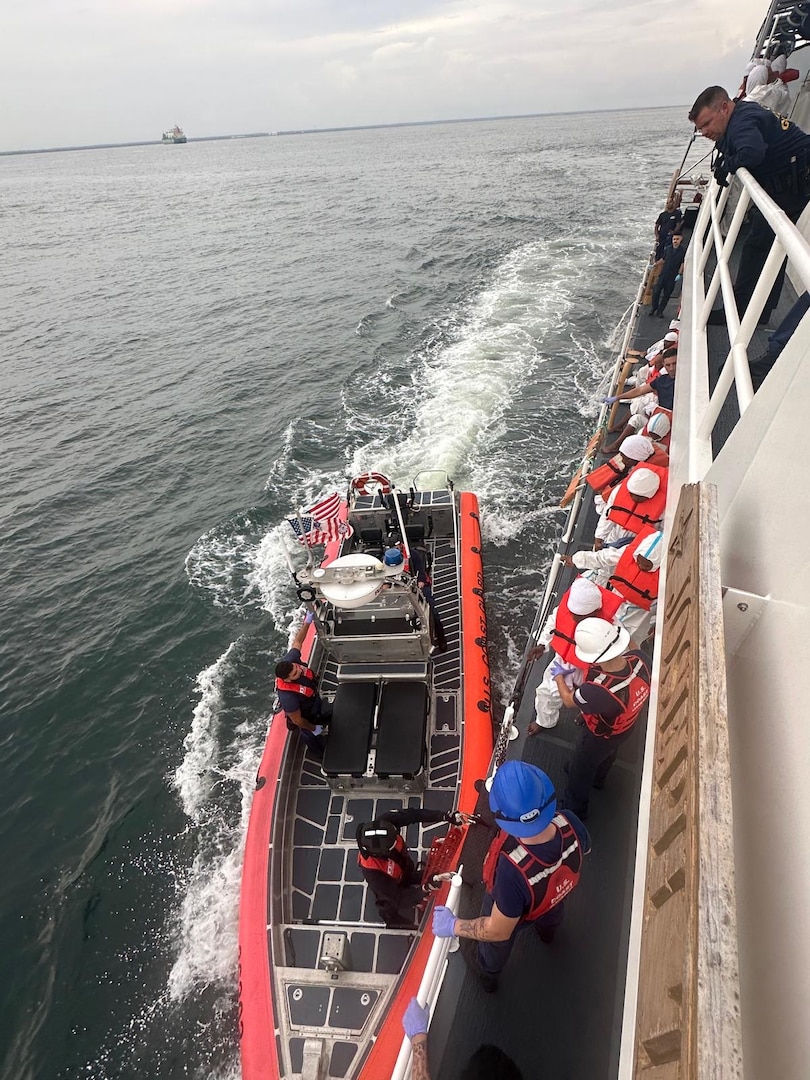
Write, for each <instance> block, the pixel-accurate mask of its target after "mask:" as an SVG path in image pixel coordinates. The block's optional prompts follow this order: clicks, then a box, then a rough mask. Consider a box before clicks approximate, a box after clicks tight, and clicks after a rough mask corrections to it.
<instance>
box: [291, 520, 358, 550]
mask: <svg viewBox="0 0 810 1080" xmlns="http://www.w3.org/2000/svg"><path fill="white" fill-rule="evenodd" d="M287 521H289V523H290V526H291V528H292V531H293V532H294V533H295V535H296V536H297V537H298V540H299V542H300V543H302V544H328V543H330V542H331V541H332V540H341V539H343V538H344V537H347V536H351V535H352V533H353V532H354V529H353V528H352V527H351V525H349V523H348V522H347V521H339V520H338V519H337V518H334V517H332V518H322V519H321V520H318V519H317V518H313V517H303V516H302V517H301V519H300V524H299V519H298V518H287ZM301 525H303V526H304V532H303V535H302V534H301Z"/></svg>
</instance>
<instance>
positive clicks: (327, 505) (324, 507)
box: [301, 491, 340, 521]
mask: <svg viewBox="0 0 810 1080" xmlns="http://www.w3.org/2000/svg"><path fill="white" fill-rule="evenodd" d="M339 512H340V495H338V493H337V492H336V491H335V492H334V493H333V494H332V495H327V496H326V498H325V499H321V501H320V502H317V503H315V505H314V506H310V508H309V510H303V511H302V512H301V516H302V517H314V518H315V519H316V520H317V521H323V520H324V518H334V517H337V516H338V513H339Z"/></svg>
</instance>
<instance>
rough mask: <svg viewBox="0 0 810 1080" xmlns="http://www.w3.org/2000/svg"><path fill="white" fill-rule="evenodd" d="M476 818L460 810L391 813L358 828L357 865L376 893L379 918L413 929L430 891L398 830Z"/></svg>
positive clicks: (462, 821) (390, 924) (393, 927)
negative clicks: (415, 825) (424, 886)
mask: <svg viewBox="0 0 810 1080" xmlns="http://www.w3.org/2000/svg"><path fill="white" fill-rule="evenodd" d="M472 820H473V819H472V818H471V817H470V816H469V815H468V814H462V813H460V812H459V811H458V810H448V811H447V812H446V813H445V812H444V811H443V810H389V811H388V812H387V813H385V814H383V815H382V816H381V817H379V818H376V819H375V820H374V821H364V822H361V823H360V825H358V826H357V847H358V848H359V853H358V856H357V864H358V866H359V867H360V870H361V872H362V874H363V878H364V879H365V881H366V883H367V884H368V886H369V888H370V889H371V891H372V892H373V893H374V899H375V900H376V901H377V910H378V911H379V913H380V918H381V919H382V920H383V922H384V923H385V925H386V926H387V927H388V928H389V929H406V930H412V929H413V928H414V927H415V925H416V923H417V922H418V918H417V915H416V908H417V907H418V906H419V904H421V903H422V901H423V900H424V899H425V897H426V895H427V894H428V892H430V891H431V889H430V888H429V887H428V888H423V887H422V871H421V869H420V868H418V867H417V866H416V864H415V863H414V861H413V859H412V858H411V856H410V853H409V852H408V848H407V847H406V845H405V841H404V840H403V839H402V837H401V836H400V834H399V830H400V829H402V828H405V827H406V826H407V825H414V824H416V823H417V822H418V823H419V824H421V825H435V824H437V823H438V822H440V821H447V822H449V823H450V824H453V825H463V824H465V823H466V822H469V821H472Z"/></svg>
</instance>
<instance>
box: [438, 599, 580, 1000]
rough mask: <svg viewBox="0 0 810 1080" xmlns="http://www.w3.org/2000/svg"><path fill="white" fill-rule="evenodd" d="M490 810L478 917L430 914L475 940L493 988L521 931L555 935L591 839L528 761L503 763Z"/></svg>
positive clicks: (484, 976) (482, 974) (442, 931)
mask: <svg viewBox="0 0 810 1080" xmlns="http://www.w3.org/2000/svg"><path fill="white" fill-rule="evenodd" d="M600 621H601V620H600ZM489 807H490V810H491V811H492V813H493V815H494V817H495V823H496V825H498V827H499V832H498V834H497V835H496V837H495V839H494V840H493V841H492V844H491V845H490V848H489V851H488V852H487V856H486V859H485V860H484V884H485V885H486V888H487V891H486V895H485V896H484V899H483V902H482V905H481V915H480V917H479V918H477V919H458V918H456V916H455V915H454V914H453V913H452V911H450V909H449V908H446V907H444V906H442V905H440V906H438V907H437V908H436V909H435V911H434V912H433V933H434V934H435V936H436V937H464V938H472V940H473V941H477V942H478V949H477V951H476V953H475V958H476V973H477V975H478V978H479V980H480V982H481V986H482V987H483V989H484V990H485V991H486V992H487V993H492V992H493V991H494V990H496V989H497V988H498V975H499V974H500V972H501V971H502V970H503V967H504V965H505V964H506V961H507V960H508V959H509V955H510V953H511V951H512V947H513V945H514V942H515V938H516V937H517V935H518V933H521V932H524V930H525V929H526V928H529V927H531V926H534V928H535V929H536V931H537V934H538V936H539V938H540V940H541V941H543V942H545V943H547V944H548V943H550V942H551V941H552V940H553V938H554V935H555V933H556V931H557V927H558V926H559V925H560V923H561V922H562V920H563V912H564V907H565V903H564V902H565V898H566V896H568V894H569V893H570V892H571V891H572V890H573V889H575V888H576V886H577V884H578V883H579V879H580V873H581V869H582V862H583V859H584V857H585V856H586V855H587V854H588V852H589V851H590V850H591V838H590V835H589V834H588V830H587V829H586V828H585V826H584V825H583V824H582V822H581V821H580V820H579V818H577V816H576V815H575V814H573V813H571V812H570V811H568V810H566V811H565V812H564V813H558V812H557V796H556V793H555V791H554V785H553V784H552V782H551V780H550V779H549V777H548V776H546V774H545V773H544V772H543V771H542V769H538V768H537V766H536V765H530V764H528V762H525V761H506V762H504V764H503V765H501V767H500V768H499V769H498V771H497V772H496V773H495V777H494V779H493V781H492V789H491V791H490V793H489Z"/></svg>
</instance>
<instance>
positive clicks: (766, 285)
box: [683, 169, 810, 483]
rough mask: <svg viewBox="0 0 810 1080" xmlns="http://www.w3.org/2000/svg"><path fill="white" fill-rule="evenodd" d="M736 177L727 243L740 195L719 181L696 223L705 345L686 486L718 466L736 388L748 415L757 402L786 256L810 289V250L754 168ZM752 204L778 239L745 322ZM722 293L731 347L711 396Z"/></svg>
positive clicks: (692, 402)
mask: <svg viewBox="0 0 810 1080" xmlns="http://www.w3.org/2000/svg"><path fill="white" fill-rule="evenodd" d="M736 177H737V179H738V180H739V183H740V195H739V200H738V202H737V205H736V207H735V209H734V213H733V214H732V217H731V221H730V223H729V226H728V230H727V232H726V234H725V237H724V235H723V231H722V227H721V221H722V219H723V216H724V214H725V210H726V204H727V202H728V199H729V194H730V192H731V190H732V189H731V188H730V187H725V188H720V187H719V185H718V184H717V182H716V181H715V180H712V182H711V185H710V186H709V189H708V191H707V193H706V197H705V198H704V200H703V203H702V205H701V208H700V212H699V214H698V218H697V221H696V222H695V228H694V231H693V233H692V239H691V241H690V244H689V249H688V251H687V255H686V262H687V266H688V268H689V279H688V281H687V282H685V284H686V286H687V288H688V289H689V290H691V300H692V302H691V304H690V305H689V311H690V314H691V324H690V327H689V331H690V335H689V336H690V339H691V340H692V341H695V342H697V343H698V346H697V349H696V354H695V355H694V356H691V357H689V358H688V360H689V366H690V373H689V405H688V409H689V420H690V423H689V428H690V445H689V452H688V462H687V475H686V476H684V477H683V482H686V483H688V482H695V481H698V480H700V479H701V478H702V477H703V475H704V474H705V472H706V470H707V469H708V467H709V465H710V464H711V462H712V459H713V454H712V433H713V431H714V428H715V425H716V423H717V419H718V417H719V415H720V412H721V410H722V408H723V405H724V403H725V401H726V398H727V396H728V393H729V391H730V390H731V388H732V386H733V387H734V391H735V394H736V397H737V405H738V407H739V411H740V416H742V415H743V413H744V412H745V411H746V409H747V408H748V407H749V406H750V404H751V402H752V400H753V397H754V392H753V387H752V384H751V373H750V369H749V366H748V345H749V343H750V341H751V337H752V335H753V333H754V331H755V329H756V327H757V323H758V320H759V317H760V315H761V314H762V310H763V308H764V306H765V303H766V301H767V299H768V296H769V295H770V292H771V289H772V287H773V284H774V282H775V281H776V278H777V275H778V274H779V269H780V267H781V265H782V261H783V259H784V258H785V256H787V258H788V260H789V261H790V264H791V266H792V268H793V271H794V272H795V274H796V275H797V276H798V278H799V279H800V280H801V283H802V285H803V287H804V288H805V289H810V244H808V242H807V240H805V238H804V236H803V235H802V233H801V232H800V231H799V229H798V228H797V226H796V225H795V224H794V223H793V222H792V221H791V220H790V218H789V217H788V216H787V214H786V213H785V211H784V210H783V209H782V208H781V207H780V206H778V205H777V204H776V203H775V202H774V201H773V199H772V198H771V197H770V196H769V195H768V194H767V193H766V192H765V191H764V189H763V188H762V187H761V186H760V185H759V184H758V183H757V181H756V180H755V179H754V177H753V176H752V175H751V173H750V172H749V171H748V170H747V169H739V170H738V171H737V173H736ZM751 203H753V204H754V205H755V206H756V207H757V208H758V209H759V210H760V212H761V213H762V215H763V217H764V218H765V220H766V221H767V223H768V225H769V226H770V227H771V229H772V230H773V232H774V234H775V235H774V240H773V244H772V246H771V250H770V253H769V255H768V258H767V260H766V262H765V266H764V268H763V270H762V273H761V274H760V276H759V279H758V281H757V284H756V288H755V289H754V292H753V294H752V296H751V299H750V301H749V303H748V306H747V308H746V309H745V314H744V315H743V317H742V318H740V314H739V311H738V309H737V304H736V299H735V296H734V286H733V283H732V276H731V270H730V258H731V254H732V252H733V251H734V249H735V247H736V244H737V241H738V238H739V234H740V230H741V229H742V225H743V221H744V218H745V214H746V212H747V210H748V208H749V206H750V204H751ZM712 255H714V256H715V258H716V260H717V266H716V268H715V270H714V271H713V273H712V276H711V280H710V281H709V285H708V288H705V289H704V284H703V282H704V277H703V272H704V270H705V268H706V266H707V264H708V262H709V259H710V257H711V256H712ZM718 292H720V293H721V294H722V297H723V309H724V312H725V318H726V325H727V327H728V335H729V342H730V346H729V350H728V352H727V354H726V358H725V361H724V362H723V366H722V368H721V370H720V374H719V376H718V379H717V384H716V386H715V388H714V390H713V392H711V393H709V375H708V346H707V331H706V325H707V320H708V317H709V314H710V312H711V310H712V307H713V305H714V302H715V300H716V298H717V294H718Z"/></svg>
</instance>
